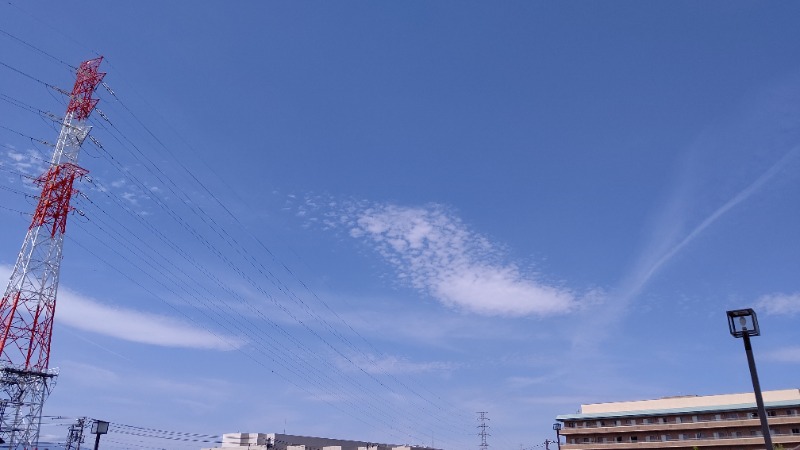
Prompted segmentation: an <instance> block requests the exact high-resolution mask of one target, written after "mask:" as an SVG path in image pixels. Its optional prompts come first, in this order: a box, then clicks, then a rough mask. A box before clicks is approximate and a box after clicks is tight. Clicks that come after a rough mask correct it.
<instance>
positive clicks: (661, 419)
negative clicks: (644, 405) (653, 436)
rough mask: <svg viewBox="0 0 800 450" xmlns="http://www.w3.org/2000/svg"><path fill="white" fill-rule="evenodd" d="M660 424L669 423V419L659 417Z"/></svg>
mask: <svg viewBox="0 0 800 450" xmlns="http://www.w3.org/2000/svg"><path fill="white" fill-rule="evenodd" d="M658 423H667V418H666V417H659V418H658Z"/></svg>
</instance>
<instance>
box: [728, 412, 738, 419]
mask: <svg viewBox="0 0 800 450" xmlns="http://www.w3.org/2000/svg"><path fill="white" fill-rule="evenodd" d="M725 418H726V419H728V420H735V419H738V418H739V414H736V413H730V414H725Z"/></svg>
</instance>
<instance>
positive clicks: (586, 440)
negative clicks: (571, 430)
mask: <svg viewBox="0 0 800 450" xmlns="http://www.w3.org/2000/svg"><path fill="white" fill-rule="evenodd" d="M583 442H592V440H591V439H590V438H583Z"/></svg>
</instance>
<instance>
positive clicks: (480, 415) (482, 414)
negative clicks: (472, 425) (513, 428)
mask: <svg viewBox="0 0 800 450" xmlns="http://www.w3.org/2000/svg"><path fill="white" fill-rule="evenodd" d="M477 414H478V420H479V421H480V422H481V424H480V425H478V428H479V429H480V430H481V431H480V432H478V436H480V438H481V445H480V449H481V450H487V449H488V448H489V444H487V443H486V437H487V436H491V434H489V432H488V431H486V430H488V429H489V425H488V424H487V423H486V421H487V420H489V418H488V417H486V415H487V414H489V413H488V412H486V411H478V413H477Z"/></svg>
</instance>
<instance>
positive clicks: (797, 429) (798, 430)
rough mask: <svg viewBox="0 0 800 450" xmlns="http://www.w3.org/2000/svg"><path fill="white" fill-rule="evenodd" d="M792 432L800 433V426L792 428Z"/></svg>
mask: <svg viewBox="0 0 800 450" xmlns="http://www.w3.org/2000/svg"><path fill="white" fill-rule="evenodd" d="M792 434H800V428H792Z"/></svg>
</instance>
